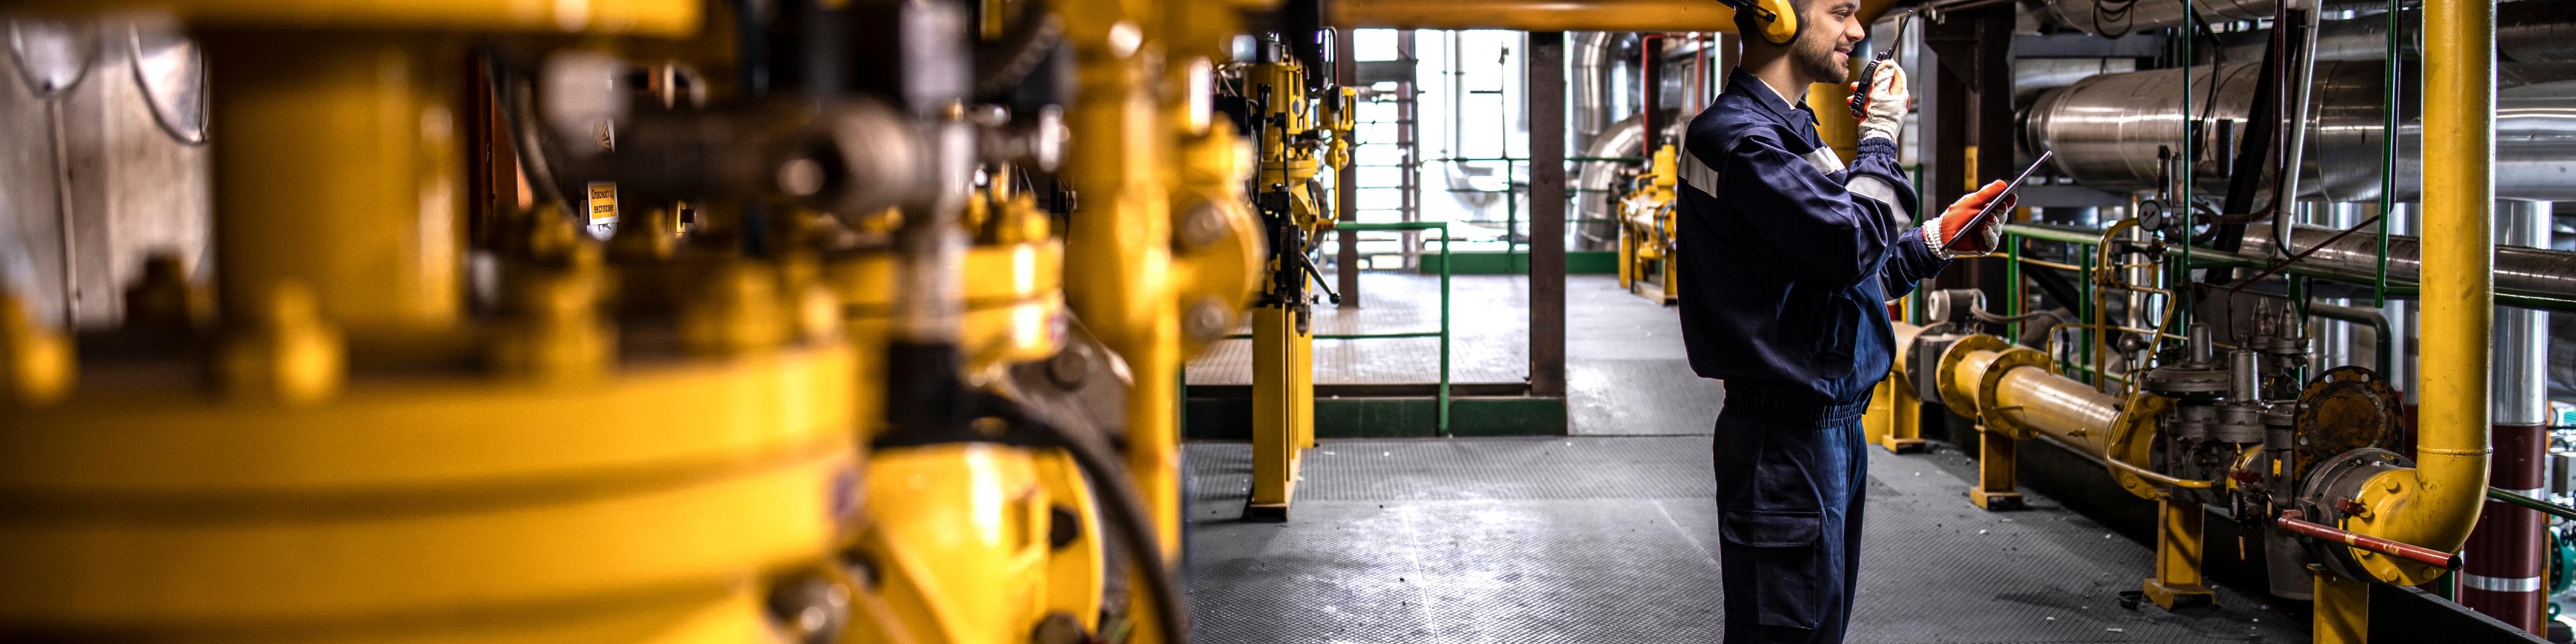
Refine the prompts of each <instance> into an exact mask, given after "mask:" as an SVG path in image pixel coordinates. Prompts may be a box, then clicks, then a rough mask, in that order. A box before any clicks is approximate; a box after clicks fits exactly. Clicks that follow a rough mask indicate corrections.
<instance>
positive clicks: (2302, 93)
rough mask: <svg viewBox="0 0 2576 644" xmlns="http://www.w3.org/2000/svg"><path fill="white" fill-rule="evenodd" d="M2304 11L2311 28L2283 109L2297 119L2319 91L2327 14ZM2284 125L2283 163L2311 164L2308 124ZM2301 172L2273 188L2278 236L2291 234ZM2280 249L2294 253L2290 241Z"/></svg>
mask: <svg viewBox="0 0 2576 644" xmlns="http://www.w3.org/2000/svg"><path fill="white" fill-rule="evenodd" d="M2301 13H2302V14H2304V15H2306V16H2307V18H2308V20H2307V23H2308V24H2307V27H2308V28H2307V31H2306V32H2305V34H2306V35H2305V36H2304V37H2302V38H2300V39H2299V54H2298V61H2297V62H2296V63H2294V64H2296V65H2298V66H2299V73H2298V80H2296V81H2293V82H2291V83H2290V86H2289V87H2288V88H2287V89H2289V90H2290V100H2289V105H2288V106H2287V107H2288V108H2289V109H2288V110H2287V111H2284V112H2282V114H2297V115H2299V116H2298V121H2297V122H2305V121H2306V120H2307V114H2308V105H2309V104H2310V103H2311V102H2312V101H2311V100H2310V99H2312V98H2314V96H2315V94H2316V80H2317V24H2318V20H2319V18H2318V17H2319V16H2321V15H2323V14H2324V13H2325V12H2323V11H2318V10H2317V9H2316V8H2315V7H2309V8H2307V9H2306V10H2304V11H2302V12H2301ZM2285 122H2288V121H2287V119H2285ZM2281 129H2282V130H2284V134H2285V135H2286V136H2285V137H2284V138H2285V141H2283V143H2284V145H2283V146H2282V150H2281V164H2282V166H2283V167H2290V168H2297V167H2304V166H2305V165H2306V164H2307V158H2308V128H2304V127H2284V128H2281ZM2301 176H2303V173H2298V172H2292V173H2289V175H2288V176H2284V177H2281V188H2280V189H2279V190H2274V191H2272V231H2273V232H2274V233H2277V234H2275V235H2273V237H2275V238H2290V237H2289V231H2290V223H2291V218H2290V217H2289V212H2290V210H2291V204H2293V203H2296V202H2297V201H2298V197H2297V195H2298V194H2299V178H2300V177H2301ZM2280 250H2281V251H2283V252H2282V255H2281V256H2283V257H2288V256H2289V255H2290V253H2291V252H2293V251H2291V249H2290V248H2288V247H2287V245H2284V246H2283V247H2282V248H2281V249H2280Z"/></svg>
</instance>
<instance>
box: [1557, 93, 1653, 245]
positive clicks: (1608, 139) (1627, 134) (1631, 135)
mask: <svg viewBox="0 0 2576 644" xmlns="http://www.w3.org/2000/svg"><path fill="white" fill-rule="evenodd" d="M1645 137H1646V128H1645V123H1644V122H1643V121H1641V120H1640V119H1638V118H1637V117H1633V116H1632V117H1628V118H1626V119H1621V120H1620V121H1619V122H1618V123H1615V124H1612V125H1611V126H1610V127H1609V128H1608V129H1605V130H1602V132H1601V135H1600V136H1597V137H1594V138H1593V139H1592V141H1591V145H1590V147H1587V148H1585V149H1584V151H1583V155H1584V156H1585V157H1587V158H1591V159H1608V158H1615V157H1620V156H1624V155H1626V154H1627V153H1628V152H1629V151H1630V150H1635V149H1637V147H1638V146H1640V145H1643V141H1644V140H1645ZM1622 165H1623V164H1620V163H1617V162H1611V161H1584V162H1582V163H1581V164H1579V165H1577V166H1576V168H1577V170H1576V173H1575V179H1574V188H1575V191H1574V194H1575V201H1574V203H1575V213H1576V215H1577V219H1580V220H1582V221H1584V222H1586V223H1585V226H1584V230H1585V231H1586V232H1587V234H1588V233H1589V231H1590V230H1591V228H1592V226H1591V224H1590V222H1595V221H1602V220H1607V219H1612V218H1615V217H1616V216H1617V213H1615V212H1614V211H1615V210H1617V208H1616V206H1615V204H1613V203H1611V198H1610V190H1611V188H1612V185H1611V184H1613V183H1615V182H1617V181H1618V180H1619V168H1620V167H1621V166H1622ZM1614 225H1615V224H1614ZM1612 230H1616V229H1615V228H1614V229H1612ZM1609 241H1612V242H1614V243H1615V242H1616V239H1615V237H1614V238H1612V239H1610V240H1609Z"/></svg>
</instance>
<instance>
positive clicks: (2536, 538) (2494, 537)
mask: <svg viewBox="0 0 2576 644" xmlns="http://www.w3.org/2000/svg"><path fill="white" fill-rule="evenodd" d="M2547 436H2548V434H2547V433H2546V431H2545V430H2544V429H2543V428H2541V427H2537V426H2530V425H2497V426H2495V434H2494V438H2493V439H2492V440H2493V441H2494V442H2493V443H2492V444H2493V445H2494V446H2495V456H2494V461H2493V463H2494V464H2493V465H2492V466H2490V467H2491V469H2489V470H2488V471H2487V484H2488V485H2491V486H2494V487H2495V488H2496V489H2500V490H2506V491H2512V492H2517V493H2521V494H2523V495H2525V496H2544V495H2546V494H2547V492H2541V493H2538V494H2534V493H2532V491H2533V490H2538V489H2541V488H2543V487H2545V486H2547V485H2548V482H2547V478H2548V475H2547V472H2548V468H2547V467H2546V466H2544V465H2543V463H2546V462H2547V458H2548V447H2549V443H2548V438H2547ZM2548 521H2549V520H2548V519H2547V518H2546V517H2543V516H2541V514H2540V513H2539V512H2536V511H2533V510H2529V509H2525V508H2523V507H2520V506H2516V505H2513V504H2509V503H2504V502H2501V501H2488V502H2487V505H2486V508H2485V509H2484V510H2483V511H2481V512H2479V513H2478V526H2477V528H2476V529H2475V530H2474V531H2472V532H2470V533H2469V542H2468V544H2467V545H2466V546H2465V547H2464V548H2463V549H2464V550H2466V551H2468V552H2472V553H2476V554H2477V559H2476V560H2475V561H2471V562H2469V566H2468V567H2467V568H2466V569H2463V570H2461V571H2460V575H2459V578H2460V594H2459V598H2460V605H2462V606H2467V607H2469V608H2470V609H2471V610H2475V611H2478V612H2480V613H2484V614H2486V615H2487V616H2488V617H2493V618H2496V620H2497V621H2501V622H2504V623H2507V624H2512V625H2514V626H2515V627H2518V628H2521V629H2522V630H2525V631H2529V632H2532V633H2542V632H2545V631H2543V630H2541V629H2542V628H2544V627H2546V625H2547V624H2546V621H2545V620H2547V619H2548V618H2549V616H2548V613H2547V612H2546V603H2545V601H2544V597H2543V595H2544V593H2543V589H2542V587H2541V583H2540V575H2541V567H2542V566H2543V562H2544V561H2545V559H2543V556H2544V553H2543V552H2542V551H2543V549H2544V544H2545V542H2546V541H2547V539H2546V536H2545V535H2544V534H2543V533H2542V531H2543V530H2546V529H2547V526H2548Z"/></svg>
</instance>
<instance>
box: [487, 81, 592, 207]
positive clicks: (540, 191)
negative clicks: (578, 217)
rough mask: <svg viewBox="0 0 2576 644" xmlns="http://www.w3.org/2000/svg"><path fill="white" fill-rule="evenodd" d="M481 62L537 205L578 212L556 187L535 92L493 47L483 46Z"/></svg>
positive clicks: (550, 146)
mask: <svg viewBox="0 0 2576 644" xmlns="http://www.w3.org/2000/svg"><path fill="white" fill-rule="evenodd" d="M482 58H483V65H484V71H485V73H484V77H485V78H486V79H489V80H490V81H491V84H492V97H493V100H494V101H495V102H497V103H499V104H500V107H501V120H502V124H503V126H505V127H508V128H510V140H511V142H512V143H515V144H517V145H515V146H514V147H517V148H518V152H519V169H520V171H522V172H526V173H527V174H528V185H529V186H530V187H532V188H534V189H536V191H537V198H538V200H539V201H553V202H555V203H557V204H562V205H563V207H564V208H565V211H566V212H581V211H582V210H584V209H583V208H582V207H580V206H579V205H577V204H575V203H573V202H572V201H570V200H568V199H566V194H567V193H566V191H565V190H564V186H563V184H560V183H556V181H557V177H556V174H555V168H554V164H553V160H554V159H555V158H556V157H557V156H558V155H555V154H552V153H551V151H552V150H553V149H554V146H553V143H554V141H553V139H552V137H548V136H546V134H545V132H543V131H541V130H540V127H541V126H539V125H538V124H537V120H538V118H537V105H536V98H535V96H534V95H535V94H536V92H534V91H532V89H531V88H530V87H529V86H528V85H529V82H530V81H529V80H528V79H527V78H526V77H525V76H522V75H519V74H516V73H514V70H513V69H512V68H511V66H510V65H507V64H504V63H503V62H502V61H503V57H502V52H501V51H500V49H499V48H497V47H488V46H487V47H486V48H485V49H484V55H483V56H482ZM585 196H587V195H585Z"/></svg>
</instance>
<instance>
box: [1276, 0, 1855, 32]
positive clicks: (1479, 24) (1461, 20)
mask: <svg viewBox="0 0 2576 644" xmlns="http://www.w3.org/2000/svg"><path fill="white" fill-rule="evenodd" d="M1878 4H1885V3H1884V2H1879V3H1878ZM1324 13H1325V16H1326V18H1327V21H1328V22H1330V23H1332V24H1334V25H1337V26H1343V27H1394V28H1398V29H1514V30H1520V31H1717V32H1725V33H1734V32H1735V10H1733V9H1729V8H1727V7H1726V5H1723V4H1719V3H1715V2H1708V1H1706V0H1548V1H1544V2H1540V1H1532V0H1336V1H1330V2H1326V3H1325V4H1324Z"/></svg>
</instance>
